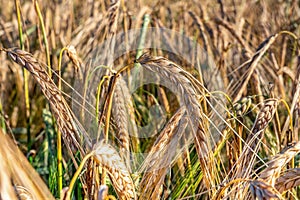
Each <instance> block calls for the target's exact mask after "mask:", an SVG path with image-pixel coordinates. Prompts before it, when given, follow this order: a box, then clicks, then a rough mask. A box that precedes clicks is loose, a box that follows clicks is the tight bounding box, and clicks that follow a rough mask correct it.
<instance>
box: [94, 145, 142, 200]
mask: <svg viewBox="0 0 300 200" xmlns="http://www.w3.org/2000/svg"><path fill="white" fill-rule="evenodd" d="M94 151H95V156H94V160H95V161H96V162H97V163H98V164H99V165H100V166H101V167H103V168H105V169H106V170H107V172H108V175H109V177H110V179H111V182H112V185H113V186H114V189H115V191H116V193H117V194H118V197H119V199H126V200H127V199H136V193H135V187H134V184H133V181H132V179H131V176H130V172H129V170H128V168H127V167H126V165H125V163H124V161H123V160H122V158H121V157H120V156H119V154H118V152H117V151H116V150H115V149H114V148H113V147H112V146H110V145H109V144H106V143H105V142H104V141H100V142H99V143H98V144H96V145H95V148H94Z"/></svg>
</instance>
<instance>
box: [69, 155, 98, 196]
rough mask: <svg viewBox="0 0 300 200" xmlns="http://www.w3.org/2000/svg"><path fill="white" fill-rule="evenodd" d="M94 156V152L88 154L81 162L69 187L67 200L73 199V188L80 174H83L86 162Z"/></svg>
mask: <svg viewBox="0 0 300 200" xmlns="http://www.w3.org/2000/svg"><path fill="white" fill-rule="evenodd" d="M93 155H94V151H92V152H91V153H89V154H87V155H86V156H85V157H84V158H83V159H82V161H81V163H80V165H79V167H78V168H77V170H76V172H75V174H74V176H73V178H72V180H71V183H70V186H69V189H68V192H67V194H66V198H65V199H66V200H70V199H71V194H72V190H73V187H74V185H75V182H76V180H77V178H78V176H79V174H80V173H81V170H82V169H83V167H84V164H85V163H86V161H87V160H88V159H90V157H92V156H93Z"/></svg>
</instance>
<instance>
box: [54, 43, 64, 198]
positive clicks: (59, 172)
mask: <svg viewBox="0 0 300 200" xmlns="http://www.w3.org/2000/svg"><path fill="white" fill-rule="evenodd" d="M65 50H66V47H64V48H62V49H61V51H60V53H59V59H58V89H59V90H60V91H61V61H62V55H63V52H64V51H65ZM61 138H62V134H61V131H60V130H59V129H57V139H56V140H57V141H56V142H57V187H58V191H62V188H63V184H62V182H63V180H62V177H63V168H62V141H61ZM58 195H59V196H60V192H58Z"/></svg>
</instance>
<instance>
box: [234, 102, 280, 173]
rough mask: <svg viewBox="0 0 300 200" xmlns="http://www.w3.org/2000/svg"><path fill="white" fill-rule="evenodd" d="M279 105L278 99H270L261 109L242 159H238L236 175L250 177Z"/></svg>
mask: <svg viewBox="0 0 300 200" xmlns="http://www.w3.org/2000/svg"><path fill="white" fill-rule="evenodd" d="M277 105H278V100H277V99H269V100H267V101H266V102H265V104H264V106H263V107H262V109H261V110H260V111H259V113H258V115H257V117H256V120H255V122H254V125H253V127H252V129H251V133H250V134H249V136H248V137H247V139H246V142H245V146H244V148H243V152H242V155H241V157H240V160H239V161H238V162H239V163H238V165H237V166H238V169H237V171H236V177H239V178H248V176H249V175H250V173H251V172H252V168H253V164H254V161H255V160H256V156H257V152H258V150H259V147H260V143H261V139H262V136H263V133H264V130H265V129H266V128H267V126H268V124H269V123H270V122H271V120H272V118H273V115H274V114H275V111H276V108H277Z"/></svg>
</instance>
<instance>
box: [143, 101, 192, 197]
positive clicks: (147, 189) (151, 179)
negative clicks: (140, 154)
mask: <svg viewBox="0 0 300 200" xmlns="http://www.w3.org/2000/svg"><path fill="white" fill-rule="evenodd" d="M184 113H185V108H183V107H182V108H180V109H179V110H178V111H177V112H176V113H175V114H174V115H173V117H172V118H171V119H170V120H169V122H168V123H167V124H166V126H165V127H164V129H163V130H162V131H161V133H160V135H159V137H158V138H157V139H156V141H155V143H154V144H153V146H152V148H151V149H150V151H149V152H148V155H147V157H146V159H145V161H144V163H143V165H142V167H141V169H142V170H143V171H144V175H143V177H142V179H141V181H140V199H160V193H161V187H162V186H163V185H162V184H163V181H164V178H165V176H166V173H167V170H168V167H169V166H170V164H171V161H172V159H173V157H174V154H175V149H176V146H177V145H178V142H179V140H180V138H181V136H182V133H183V131H184V130H185V128H186V125H187V119H186V118H185V117H183V115H184Z"/></svg>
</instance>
